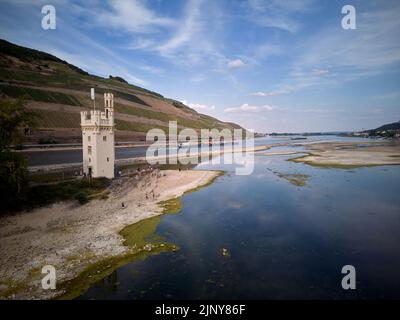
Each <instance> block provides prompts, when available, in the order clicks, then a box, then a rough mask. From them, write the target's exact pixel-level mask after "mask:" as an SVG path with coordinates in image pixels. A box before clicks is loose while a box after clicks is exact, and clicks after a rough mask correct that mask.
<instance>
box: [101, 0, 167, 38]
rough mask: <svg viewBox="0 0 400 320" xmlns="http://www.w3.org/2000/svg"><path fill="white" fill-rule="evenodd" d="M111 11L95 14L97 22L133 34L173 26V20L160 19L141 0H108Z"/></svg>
mask: <svg viewBox="0 0 400 320" xmlns="http://www.w3.org/2000/svg"><path fill="white" fill-rule="evenodd" d="M108 2H109V5H110V7H111V10H109V11H106V12H101V13H96V15H97V17H96V18H97V21H98V22H99V23H101V24H104V25H107V26H112V27H114V28H123V29H124V30H126V31H128V32H133V33H148V32H153V31H155V29H154V27H160V26H161V27H165V26H172V25H174V23H175V22H174V20H172V19H170V18H167V17H160V16H158V15H157V14H156V13H155V12H153V11H152V10H151V9H149V8H148V7H147V6H146V1H143V0H109V1H108Z"/></svg>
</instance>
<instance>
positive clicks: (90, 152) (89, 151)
mask: <svg viewBox="0 0 400 320" xmlns="http://www.w3.org/2000/svg"><path fill="white" fill-rule="evenodd" d="M87 151H88V154H89V155H91V154H92V147H91V146H88V150H87Z"/></svg>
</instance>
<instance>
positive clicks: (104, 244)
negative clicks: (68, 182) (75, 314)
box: [0, 170, 220, 299]
mask: <svg viewBox="0 0 400 320" xmlns="http://www.w3.org/2000/svg"><path fill="white" fill-rule="evenodd" d="M218 175H220V172H218V171H200V170H183V171H174V170H165V171H158V170H156V171H154V172H151V173H147V174H145V175H144V176H141V177H138V176H136V177H129V178H122V179H118V180H115V181H114V182H113V183H112V185H111V187H110V194H109V197H108V199H106V200H92V201H91V202H89V203H88V204H86V205H83V206H80V205H78V204H77V203H75V202H60V203H56V204H54V205H51V206H49V207H44V208H39V209H36V210H34V211H32V212H23V213H20V214H17V215H12V216H5V217H1V218H0V241H1V255H0V265H1V269H0V298H3V299H4V298H6V299H50V298H54V297H57V296H59V295H60V294H62V293H63V291H62V290H63V289H59V288H60V287H61V288H62V287H63V286H62V285H61V286H59V284H62V283H65V282H66V281H68V280H71V279H74V278H75V277H76V276H77V275H78V274H80V273H81V272H82V271H83V270H85V269H86V268H87V267H88V266H90V265H93V264H94V263H98V262H99V261H102V260H104V259H107V258H111V257H115V256H121V255H124V254H125V253H126V252H127V250H128V247H126V246H124V245H123V241H124V238H123V237H122V236H121V235H120V234H119V232H120V231H121V230H122V229H123V228H124V227H126V226H128V225H132V224H134V223H136V222H139V221H141V220H144V219H147V218H150V217H154V216H156V215H160V214H161V213H162V208H161V207H160V206H159V205H158V203H159V202H160V201H165V200H169V199H173V198H176V197H180V196H182V195H183V194H184V193H185V192H187V191H189V190H192V189H195V188H198V187H200V186H203V185H206V184H208V183H210V182H211V181H212V180H213V179H215V178H216V177H217V176H218ZM122 203H124V208H123V207H122ZM48 264H50V265H53V266H55V267H56V271H57V289H56V290H43V289H42V287H41V279H42V277H43V276H44V275H42V274H41V268H42V267H43V266H45V265H48Z"/></svg>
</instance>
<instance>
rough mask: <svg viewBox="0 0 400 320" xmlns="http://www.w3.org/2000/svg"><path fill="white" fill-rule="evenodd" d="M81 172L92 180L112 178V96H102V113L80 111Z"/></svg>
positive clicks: (109, 94)
mask: <svg viewBox="0 0 400 320" xmlns="http://www.w3.org/2000/svg"><path fill="white" fill-rule="evenodd" d="M81 127H82V146H83V172H84V173H85V174H86V175H89V176H91V177H93V178H98V177H106V178H109V179H112V178H114V160H115V147H114V96H113V94H112V93H105V94H104V112H103V111H100V110H92V111H90V112H88V111H82V112H81Z"/></svg>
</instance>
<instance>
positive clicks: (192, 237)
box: [79, 147, 400, 299]
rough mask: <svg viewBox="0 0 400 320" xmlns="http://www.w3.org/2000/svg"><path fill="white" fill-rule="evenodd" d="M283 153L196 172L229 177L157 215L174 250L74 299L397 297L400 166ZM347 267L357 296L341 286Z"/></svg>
mask: <svg viewBox="0 0 400 320" xmlns="http://www.w3.org/2000/svg"><path fill="white" fill-rule="evenodd" d="M296 148H297V147H286V150H291V151H293V150H296ZM271 150H273V149H271ZM281 150H282V148H281ZM290 157H293V155H292V156H282V155H276V156H268V157H267V156H263V155H261V154H259V155H256V157H255V170H254V172H253V174H251V175H249V176H237V175H235V174H234V168H233V167H232V166H226V165H213V166H212V165H209V164H203V165H200V166H198V169H223V170H225V171H226V173H225V175H223V176H221V177H219V178H218V179H217V180H216V181H215V182H214V183H213V184H211V185H209V186H207V187H205V188H203V189H201V190H199V191H197V192H194V193H190V194H186V195H185V196H183V198H182V202H183V209H182V210H181V212H180V213H179V214H175V215H164V216H162V218H161V222H160V223H159V225H158V227H157V230H156V234H157V236H160V237H163V238H164V239H166V240H167V241H168V242H170V243H173V244H176V245H177V246H179V248H180V249H179V250H178V251H176V252H166V253H161V254H158V255H153V256H149V257H147V258H146V259H145V260H142V261H136V262H132V263H129V264H126V265H125V266H123V267H120V268H119V269H117V270H115V271H114V273H113V274H112V275H110V276H109V277H106V278H105V279H103V280H101V281H99V282H97V283H96V284H94V285H93V286H92V287H91V288H90V289H89V290H88V291H87V292H86V293H85V294H84V295H82V296H81V297H79V299H341V298H344V299H354V298H368V299H372V298H374V299H376V298H377V299H380V298H400V197H399V190H400V166H380V167H366V168H359V169H351V170H344V169H326V168H317V167H312V166H309V165H306V164H302V163H294V162H289V161H286V160H287V159H288V158H290ZM290 177H292V178H293V177H295V178H301V182H302V183H295V181H291V179H290ZM344 265H352V266H354V267H355V269H356V284H357V289H356V290H347V291H346V290H343V289H342V287H341V280H342V277H343V276H344V275H343V274H341V269H342V267H343V266H344Z"/></svg>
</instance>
